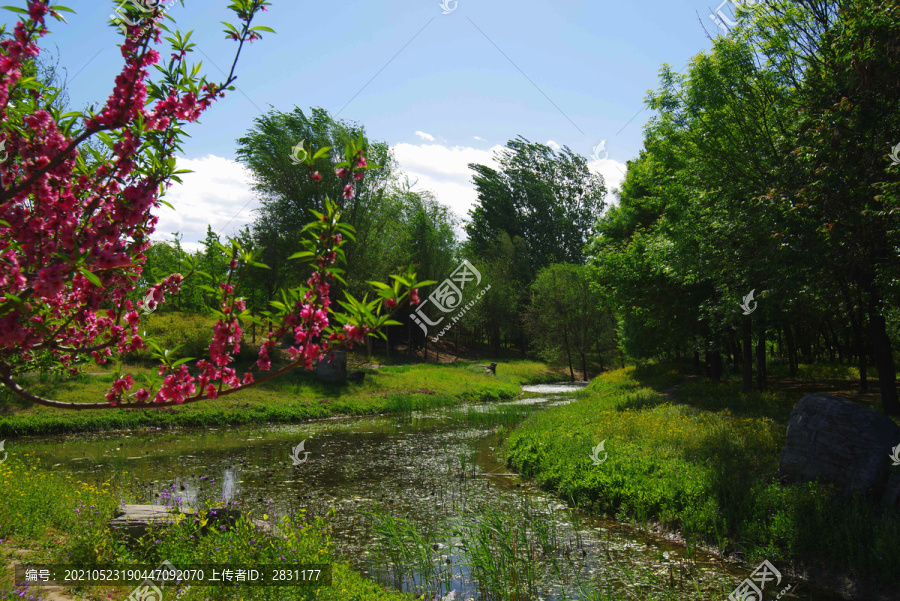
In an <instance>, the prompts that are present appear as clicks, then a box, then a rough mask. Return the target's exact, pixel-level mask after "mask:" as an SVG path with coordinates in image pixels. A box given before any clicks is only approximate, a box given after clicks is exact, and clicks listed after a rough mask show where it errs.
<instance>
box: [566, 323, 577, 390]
mask: <svg viewBox="0 0 900 601" xmlns="http://www.w3.org/2000/svg"><path fill="white" fill-rule="evenodd" d="M563 340H564V341H565V343H566V356H567V357H568V358H569V376H570V377H571V378H572V381H573V382H574V381H575V370H573V369H572V351H571V349H569V330H568V329H566V328H563Z"/></svg>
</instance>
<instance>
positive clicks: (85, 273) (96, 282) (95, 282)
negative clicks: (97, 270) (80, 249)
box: [78, 267, 103, 288]
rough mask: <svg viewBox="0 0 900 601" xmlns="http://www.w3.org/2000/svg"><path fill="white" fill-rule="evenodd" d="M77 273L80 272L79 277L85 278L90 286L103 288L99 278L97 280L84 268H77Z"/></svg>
mask: <svg viewBox="0 0 900 601" xmlns="http://www.w3.org/2000/svg"><path fill="white" fill-rule="evenodd" d="M78 271H79V272H81V275H83V276H84V277H85V278H87V280H88V281H89V282H90V283H91V284H93V285H94V286H96V287H97V288H103V282H101V281H100V278H98V277H97V276H96V275H95V274H94V273H92V272H91V271H89V270H88V269H86V268H84V267H79V268H78Z"/></svg>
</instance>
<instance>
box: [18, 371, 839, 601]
mask: <svg viewBox="0 0 900 601" xmlns="http://www.w3.org/2000/svg"><path fill="white" fill-rule="evenodd" d="M585 385H586V384H585V383H577V382H576V383H561V384H552V385H546V384H545V385H538V386H527V387H525V388H524V390H525V392H524V394H523V395H522V397H521V398H519V399H516V400H514V401H510V402H506V403H496V404H494V405H491V406H477V405H476V406H467V407H462V408H456V409H452V410H447V411H435V412H430V413H421V412H414V413H413V414H411V415H406V416H399V417H379V418H365V419H328V420H321V421H315V422H309V423H306V424H302V425H273V426H267V427H265V428H251V427H241V428H221V429H219V428H209V429H206V430H176V431H151V432H141V433H131V434H123V433H105V434H99V435H78V436H67V437H65V438H58V437H42V438H39V439H32V440H30V441H27V442H26V441H24V440H23V441H22V444H21V447H27V448H24V449H23V450H24V451H26V452H31V453H33V454H35V455H37V456H40V457H41V458H42V463H43V464H44V465H51V464H52V465H53V468H52V469H55V470H59V471H62V472H65V473H70V474H73V475H76V476H78V477H79V478H81V479H89V480H92V479H100V480H104V479H106V478H108V477H109V476H110V475H112V474H114V473H116V472H119V473H122V472H125V471H127V472H128V473H129V476H130V477H131V478H134V479H135V481H136V482H137V483H138V484H139V486H140V488H141V489H142V490H143V491H144V493H145V495H146V497H147V499H149V502H155V503H159V504H180V505H183V506H186V507H199V506H201V505H202V503H203V502H204V501H205V500H206V499H210V498H212V499H215V500H218V501H219V502H226V503H227V502H233V501H238V502H240V503H242V504H245V503H246V504H250V505H251V506H253V507H255V508H258V509H257V513H258V514H261V513H263V512H266V513H269V514H270V515H280V514H290V515H296V513H297V512H298V511H300V510H301V509H303V510H305V511H306V514H307V516H308V517H314V516H325V515H327V514H329V513H332V515H331V516H330V517H329V523H330V524H331V525H332V526H333V540H334V543H335V545H336V547H337V549H338V550H339V552H340V553H341V554H343V555H344V556H345V557H346V558H347V559H348V560H349V561H350V562H351V564H352V565H354V567H356V568H357V569H359V570H360V571H362V572H364V573H367V574H368V575H370V576H371V577H375V578H377V579H380V580H382V581H386V580H388V579H389V575H388V574H387V572H386V571H384V570H381V569H379V568H380V567H381V566H383V563H384V562H383V561H382V560H381V559H380V558H378V557H376V556H375V554H374V553H373V548H374V541H375V536H374V533H373V532H372V523H373V519H372V517H371V515H370V514H369V512H371V511H372V509H373V507H374V505H375V504H376V503H377V504H378V505H379V506H380V507H381V510H382V511H384V512H386V513H389V514H390V515H392V516H395V517H402V518H404V519H408V520H410V521H411V522H412V523H414V524H415V525H416V526H417V528H419V529H420V530H421V531H422V532H433V533H436V536H438V537H439V540H440V541H441V543H440V545H439V552H440V553H442V554H443V555H442V556H443V557H445V558H451V559H452V560H453V562H454V566H455V567H454V569H453V573H454V574H455V576H456V580H455V581H454V584H453V587H454V589H460V590H461V591H462V592H464V593H465V594H466V596H467V597H469V596H471V597H476V598H477V591H474V590H472V589H471V588H469V589H466V590H462V587H463V583H462V582H460V580H461V579H468V576H470V573H469V570H468V568H467V567H466V566H465V565H459V566H456V563H457V562H461V563H463V564H464V563H465V561H464V553H463V552H462V551H461V550H460V549H458V548H456V547H455V546H454V545H455V544H456V545H458V543H459V541H458V540H454V539H453V537H451V536H449V535H446V533H447V532H448V531H449V529H450V527H451V526H453V525H454V524H456V525H457V526H458V525H459V523H460V522H459V516H460V514H461V513H463V514H465V513H467V512H468V513H469V514H470V515H471V514H477V513H478V512H479V511H483V508H485V507H496V506H504V507H506V509H507V511H509V512H510V513H511V514H513V515H515V514H517V513H523V512H525V513H533V514H534V515H535V516H537V518H535V519H533V520H532V522H531V527H538V526H539V527H541V528H546V527H547V525H548V524H549V525H551V526H552V528H551V530H552V532H553V537H554V540H555V541H556V545H555V550H554V551H553V553H554V554H556V555H558V557H556V559H558V563H554V564H553V565H554V566H555V571H553V570H550V569H549V568H548V567H547V566H543V567H542V568H541V570H543V572H545V573H544V575H543V577H542V579H541V583H540V595H539V598H541V599H547V600H557V599H562V598H566V595H572V596H574V593H575V592H576V590H577V584H578V583H585V582H597V581H602V580H605V581H607V582H614V583H617V586H619V587H621V588H622V590H623V591H626V592H633V593H635V594H637V593H638V592H640V591H641V590H643V589H642V588H641V587H649V586H650V585H649V584H647V583H646V579H647V578H652V577H654V575H655V576H656V577H658V578H659V579H660V581H661V582H662V581H669V582H677V581H680V582H682V584H683V585H684V586H691V587H693V585H692V584H690V580H691V579H693V580H694V581H695V582H698V583H699V584H698V586H700V588H701V594H702V596H701V597H698V596H697V595H696V594H693V593H690V592H686V593H685V596H681V595H677V596H673V597H671V598H672V599H676V598H683V599H697V598H716V599H721V598H724V596H727V594H728V592H730V591H731V590H732V589H733V588H734V587H735V586H737V584H739V583H740V582H741V580H742V579H743V578H744V577H746V575H747V572H746V570H741V569H738V568H735V567H734V566H732V565H729V564H726V563H724V562H722V561H720V560H718V559H717V558H715V557H713V556H710V555H707V554H704V553H702V552H696V551H695V552H694V553H693V554H689V553H688V551H687V549H686V548H685V547H684V546H683V545H680V544H678V543H675V542H672V541H668V540H664V539H659V538H655V537H652V536H648V535H646V534H642V533H640V532H638V531H637V530H635V529H633V528H631V527H629V526H626V525H623V524H620V523H618V522H615V521H610V520H603V519H598V518H593V517H590V516H587V515H584V514H583V513H582V512H578V511H569V510H568V509H567V508H566V507H565V506H564V505H563V504H561V503H560V502H559V500H558V499H556V498H553V497H551V496H548V495H545V494H544V493H542V492H541V491H538V490H536V489H535V488H534V487H532V486H531V485H530V484H529V483H527V482H524V481H522V480H521V479H520V478H518V476H516V475H515V474H512V473H510V472H509V470H508V468H506V467H505V465H504V464H503V461H502V457H501V456H500V453H499V446H500V444H501V442H502V440H501V438H500V437H499V435H498V434H497V424H503V423H505V424H510V423H514V422H515V421H518V420H520V419H523V418H524V417H525V416H527V414H528V413H530V412H531V411H535V410H542V409H543V408H544V407H547V406H552V405H555V404H560V403H566V402H571V401H572V400H573V399H571V398H567V397H566V395H567V393H570V392H573V391H576V390H579V389H581V388H583V387H584V386H585ZM301 441H304V447H305V451H306V452H309V456H308V459H307V460H305V461H303V462H302V463H300V464H299V465H295V462H294V460H293V459H292V449H293V448H294V447H295V446H297V445H298V444H299V443H300V442H301ZM21 447H20V448H21ZM300 458H301V459H302V458H303V455H302V454H301V455H300ZM440 553H439V554H440ZM548 565H550V564H548ZM623 565H624V566H625V568H624V569H625V570H626V572H627V571H629V570H633V571H637V572H641V574H642V575H639V576H638V577H635V578H631V579H628V578H625V577H623V567H622V566H623ZM545 568H546V569H545ZM541 570H539V571H541ZM686 574H689V575H690V576H689V577H688V576H686ZM685 582H687V584H685ZM688 590H693V589H692V588H691V589H688ZM704 591H706V592H705V593H704ZM721 591H725V595H722V594H721ZM804 595H806V596H804ZM458 598H462V597H458ZM623 598H632V597H631V596H626V597H623ZM792 598H794V599H801V600H809V601H812V600H813V599H815V600H817V601H818V600H824V599H839V598H840V597H836V596H833V595H828V594H827V593H826V592H824V591H812V589H810V588H809V586H807V585H803V586H802V587H801V589H800V590H799V591H797V593H796V596H792Z"/></svg>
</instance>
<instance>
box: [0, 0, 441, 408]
mask: <svg viewBox="0 0 900 601" xmlns="http://www.w3.org/2000/svg"><path fill="white" fill-rule="evenodd" d="M151 4H152V5H153V6H154V7H153V8H149V6H150V5H151ZM269 5H270V2H268V1H266V0H236V1H235V2H232V3H231V4H230V5H229V7H228V8H229V9H230V10H231V11H233V12H234V13H235V15H236V16H237V17H238V19H239V25H231V24H227V23H226V30H225V33H226V34H227V36H228V37H229V38H231V39H233V40H235V41H236V42H237V44H238V46H237V51H236V53H235V57H234V62H233V63H232V67H231V72H230V73H229V75H228V76H227V78H226V79H225V81H223V82H221V83H214V82H210V81H207V79H206V78H205V77H204V76H198V75H197V71H196V69H194V68H193V67H191V66H189V65H188V64H187V56H188V55H189V53H190V52H191V51H192V49H193V46H194V45H193V43H191V42H190V37H191V36H190V33H188V34H186V35H182V34H181V33H180V32H178V31H177V30H170V29H169V28H168V27H166V26H165V25H163V24H162V17H163V14H162V13H163V10H164V8H165V7H164V6H162V5H161V3H160V2H159V1H158V0H149V1H145V2H144V4H143V6H140V7H137V6H130V7H122V8H121V9H120V10H124V11H126V13H127V15H126V16H127V18H124V19H123V18H119V19H117V24H118V25H121V24H122V22H123V20H124V22H126V23H127V24H126V25H123V26H122V27H123V29H124V31H125V33H124V41H123V42H122V43H121V45H120V50H121V54H122V57H123V59H124V65H123V68H122V72H121V73H120V74H119V75H118V76H117V77H116V80H115V88H114V90H113V92H112V94H111V95H110V96H109V99H108V100H107V102H106V104H105V106H104V107H103V109H102V110H101V111H100V112H99V113H94V112H93V111H87V112H85V113H80V112H79V113H62V112H61V110H59V109H58V108H56V107H54V106H53V99H54V98H55V96H56V94H57V93H58V90H55V89H53V88H51V87H50V86H49V85H48V84H46V83H42V82H40V81H39V80H38V79H37V78H35V77H32V76H31V73H33V71H34V59H35V57H37V56H38V55H39V53H40V49H39V47H38V45H37V40H38V39H39V38H40V37H42V36H44V35H45V34H47V33H48V32H49V30H48V26H47V23H46V19H47V18H48V17H53V18H55V19H57V20H59V21H64V19H63V17H62V13H64V12H72V10H71V9H69V8H66V7H63V6H59V5H50V4H48V2H46V1H43V0H29V1H28V3H27V9H22V8H10V9H9V10H12V11H14V12H16V13H18V14H19V15H20V19H21V20H20V21H19V22H18V23H17V24H16V26H15V29H14V31H13V32H12V33H11V34H10V33H8V32H6V31H3V30H0V123H2V124H0V157H2V155H3V154H4V153H3V150H4V149H5V154H6V156H5V158H3V160H2V163H0V181H2V183H0V186H2V189H0V385H2V386H3V387H5V388H7V389H9V390H10V391H12V392H13V393H15V394H17V395H19V396H21V397H22V398H24V399H26V400H28V401H31V402H33V403H37V404H41V405H46V406H51V407H59V408H66V409H99V408H109V407H115V406H128V407H146V408H152V407H165V406H169V405H176V404H182V403H191V402H196V401H200V400H203V399H210V398H216V397H219V396H224V395H227V394H232V393H235V392H237V391H239V390H242V389H244V388H247V387H249V386H253V385H254V384H258V383H260V382H262V381H265V380H268V379H270V378H272V377H275V376H277V375H279V374H281V373H284V372H287V371H289V370H291V369H294V368H297V367H305V368H311V367H312V366H313V364H314V363H315V362H316V361H318V360H319V359H322V358H323V357H325V356H326V355H327V354H328V353H329V352H331V351H333V350H335V349H338V348H344V347H352V345H353V343H359V342H362V341H363V340H364V338H365V337H366V336H367V335H375V334H378V333H379V332H380V330H381V329H382V328H383V327H384V326H386V325H389V324H393V323H396V322H394V321H391V317H392V314H393V312H395V311H396V310H397V308H399V306H400V304H401V303H403V302H405V301H407V300H409V301H410V302H411V303H413V304H414V303H416V302H418V296H417V286H422V285H426V284H428V283H429V282H420V283H417V282H416V277H415V273H413V272H412V271H410V272H409V273H408V274H407V275H406V276H403V277H401V276H393V278H394V281H393V284H392V285H387V284H374V285H375V287H376V294H375V300H373V301H368V299H366V298H364V299H363V300H357V299H354V298H352V297H347V298H346V299H345V300H343V301H341V302H340V303H339V304H340V306H341V307H343V309H344V311H343V312H340V313H339V312H337V311H335V308H334V307H333V302H332V299H331V296H330V286H331V283H332V282H333V280H334V279H335V278H337V279H340V277H341V276H340V274H341V270H340V269H339V268H338V267H337V266H336V264H337V263H339V262H341V261H342V260H343V251H342V250H341V246H342V245H343V244H344V243H345V241H346V239H347V238H352V236H353V231H352V228H350V227H349V226H348V225H346V224H343V223H341V222H340V214H339V212H338V211H337V209H336V208H335V204H334V203H332V202H330V201H329V202H328V203H327V206H326V209H325V211H324V212H323V213H317V214H316V218H317V220H316V221H315V222H313V223H310V224H309V225H307V226H306V228H305V229H304V232H305V233H306V235H307V241H306V244H305V250H304V251H303V252H300V253H297V255H295V256H294V257H292V258H293V259H296V260H299V261H301V262H306V263H308V264H309V265H310V266H311V267H310V271H311V275H310V276H309V279H308V281H307V285H306V286H304V287H301V288H297V289H294V290H290V291H288V292H285V293H284V295H283V298H282V300H281V301H279V302H275V303H273V307H272V310H271V311H270V312H268V313H266V315H265V317H266V318H267V321H268V322H269V323H272V324H274V326H273V329H272V331H270V332H269V333H268V336H267V339H266V340H265V341H264V342H263V344H262V345H261V348H260V351H259V358H258V360H257V361H256V363H255V365H254V367H253V369H252V370H251V371H248V372H246V373H243V374H238V373H237V372H236V370H235V369H234V368H232V367H229V365H230V364H231V363H232V361H233V358H234V355H235V353H237V352H238V350H239V348H240V343H241V336H242V331H241V323H245V322H247V321H252V318H251V317H250V316H249V315H248V314H247V312H246V310H245V307H244V302H243V301H242V300H241V299H239V298H235V295H234V289H235V285H236V283H237V281H238V280H239V278H240V277H241V274H242V273H243V271H244V270H245V269H246V268H247V267H248V266H249V265H256V266H260V264H259V263H258V262H256V261H255V255H254V253H253V252H244V251H243V250H242V249H241V247H240V246H239V245H238V243H237V242H235V241H232V242H231V246H230V248H229V249H228V251H229V252H230V256H231V261H230V265H229V268H230V269H229V273H228V277H227V279H226V281H224V282H220V283H219V285H218V288H217V289H216V295H217V299H218V301H219V306H220V310H218V311H216V312H215V316H216V317H217V322H216V324H215V326H214V328H213V335H212V340H211V342H210V345H209V354H210V359H209V360H208V361H207V360H201V361H198V362H197V363H196V364H195V365H194V368H193V370H191V369H189V367H188V360H186V359H182V360H179V361H174V360H172V358H171V353H170V352H169V351H167V350H165V349H161V348H158V347H156V346H155V345H154V344H153V343H152V341H144V340H142V339H141V337H140V336H139V335H138V326H139V324H140V316H139V313H138V311H139V310H141V309H142V308H143V309H152V308H154V307H155V306H156V305H157V304H158V303H161V302H163V301H164V299H165V297H166V295H167V294H173V293H177V292H178V289H179V285H180V284H181V282H182V281H183V280H184V278H185V277H190V274H187V275H186V276H183V275H182V274H173V275H170V276H168V277H167V278H165V279H164V280H163V281H161V282H159V283H158V284H156V285H154V286H152V287H151V288H150V289H149V290H147V291H146V297H145V299H146V300H145V301H139V302H137V303H133V302H132V301H131V300H129V299H128V298H127V296H128V294H129V293H130V292H132V291H133V290H134V288H135V285H136V282H137V281H138V279H139V276H140V274H141V270H142V266H143V263H144V261H145V256H144V255H143V252H144V251H145V250H146V249H147V248H148V246H149V245H150V239H149V236H150V234H151V233H152V232H153V231H154V227H155V224H156V221H157V217H155V216H154V215H152V214H151V209H153V208H155V207H158V206H159V205H160V204H161V203H162V204H168V203H165V201H164V200H162V195H163V193H164V192H165V190H166V188H167V187H168V186H171V185H172V184H171V182H172V181H180V180H179V179H178V173H181V172H179V171H176V169H175V156H174V153H175V152H176V151H177V150H178V149H179V145H180V142H181V139H182V136H183V130H182V127H183V125H184V124H186V123H188V122H193V121H196V120H197V118H198V117H199V116H200V115H201V113H203V111H205V110H206V109H207V108H209V106H210V105H211V104H212V102H213V101H214V100H215V99H216V98H218V97H221V96H224V94H225V91H226V90H232V89H233V88H232V87H230V86H231V84H232V83H233V82H234V80H235V68H236V66H237V62H238V59H239V57H240V54H241V50H242V49H243V47H244V44H245V42H252V41H254V40H255V39H258V38H260V36H261V34H262V33H264V32H272V30H271V29H269V28H268V27H263V26H254V25H253V24H252V23H253V20H254V18H255V17H256V16H257V15H258V13H259V12H260V11H265V10H266V6H269ZM163 31H165V32H166V33H167V34H168V35H167V37H166V38H165V39H166V41H168V42H169V43H170V45H171V48H172V54H171V56H170V58H169V59H168V61H166V62H162V63H161V59H160V54H159V52H157V50H155V49H154V48H153V45H159V44H160V43H161V39H160V36H161V35H162V32H163ZM150 67H155V68H156V70H157V71H158V73H159V77H158V78H157V79H156V80H151V79H150V78H149V73H148V70H149V68H150ZM90 141H93V143H91V144H88V142H90ZM329 150H331V149H329V148H323V149H320V150H318V151H316V152H315V153H313V152H312V150H310V151H309V152H306V151H305V150H304V156H305V165H306V166H307V168H308V169H309V171H310V176H311V177H312V178H313V180H314V181H317V179H318V177H319V176H318V173H317V171H316V169H315V164H316V160H317V159H319V158H320V157H322V156H323V155H324V154H325V153H327V152H328V151H329ZM343 152H344V154H343V155H342V157H341V158H342V159H343V162H342V163H340V164H339V165H338V169H339V171H338V175H339V176H340V177H342V178H344V179H345V181H346V187H345V188H344V192H343V193H344V195H345V196H346V197H350V196H352V195H353V194H354V185H355V182H358V181H359V180H360V179H362V178H363V177H364V174H365V171H366V170H367V169H369V168H371V167H372V166H370V165H368V164H367V162H366V159H365V156H364V154H363V150H362V148H360V147H358V146H357V145H355V144H350V145H348V147H347V148H346V149H344V151H343ZM168 206H170V205H168ZM298 268H302V266H299V267H298ZM145 305H146V306H145ZM333 321H334V322H335V324H337V325H335V324H333V323H332V322H333ZM289 332H292V333H293V344H292V345H291V346H290V348H288V353H289V354H290V357H291V360H290V363H289V364H288V365H286V366H285V367H283V368H281V369H279V370H277V371H275V372H273V371H272V365H271V359H270V356H271V352H272V349H273V348H274V347H275V345H276V341H277V340H279V339H280V338H282V337H283V336H285V335H286V334H288V333H289ZM148 343H150V345H151V347H152V348H154V350H155V355H156V356H158V357H159V358H160V360H161V365H160V375H161V376H164V379H163V381H162V384H161V385H160V386H158V387H156V386H152V385H148V386H145V387H140V388H137V387H136V386H135V380H134V378H133V377H132V376H131V375H125V376H121V374H120V375H119V377H117V378H116V380H115V382H114V384H113V386H112V388H111V389H110V390H109V392H108V393H107V394H106V402H98V403H66V402H60V401H55V400H51V399H45V398H41V397H39V396H36V395H34V394H31V393H29V392H28V391H27V390H25V389H24V388H22V386H21V385H20V383H19V382H18V381H17V376H21V375H23V374H25V373H28V372H33V371H34V370H36V369H50V370H56V371H64V372H68V373H71V374H75V373H77V371H78V366H79V365H80V364H83V363H85V362H86V361H89V360H91V359H93V361H95V362H96V363H100V364H102V363H105V362H106V361H108V360H109V358H110V357H112V356H113V354H114V353H123V352H129V351H134V350H137V349H142V348H146V344H148ZM254 371H255V372H256V376H254V373H253V372H254ZM260 374H264V375H263V376H262V377H259V376H260ZM135 388H137V389H135Z"/></svg>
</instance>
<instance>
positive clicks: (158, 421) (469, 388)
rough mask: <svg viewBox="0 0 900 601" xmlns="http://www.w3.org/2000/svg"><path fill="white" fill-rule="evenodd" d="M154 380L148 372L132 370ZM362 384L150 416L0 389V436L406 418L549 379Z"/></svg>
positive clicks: (400, 373) (426, 370) (284, 381)
mask: <svg viewBox="0 0 900 601" xmlns="http://www.w3.org/2000/svg"><path fill="white" fill-rule="evenodd" d="M125 371H130V372H131V373H136V374H143V376H144V377H146V378H148V379H150V380H151V381H154V382H159V381H160V380H161V378H160V377H159V376H158V375H156V373H155V372H154V371H153V370H150V369H148V368H141V367H135V368H134V369H131V366H128V370H125V369H123V373H124V372H125ZM364 371H365V372H366V377H365V380H364V381H363V382H362V383H352V382H348V383H344V384H336V385H332V384H325V383H322V382H319V381H318V380H316V378H315V377H314V375H313V374H311V373H309V372H303V371H299V370H298V371H295V372H293V373H289V374H285V375H284V376H281V377H280V378H276V379H274V380H272V381H269V382H266V383H263V384H261V385H259V386H257V387H255V388H251V389H248V390H246V391H243V392H241V393H238V394H235V395H232V396H229V397H225V398H222V399H216V400H208V401H201V402H199V403H194V404H189V405H185V406H183V407H173V408H164V409H154V410H135V409H122V408H120V409H109V410H91V411H72V410H64V409H54V408H49V407H41V406H29V405H27V404H22V402H20V401H19V400H18V398H17V397H13V398H10V397H11V395H10V394H9V393H8V392H4V391H2V390H0V395H5V396H0V413H2V414H3V415H2V417H0V438H13V437H16V436H26V435H39V434H59V433H74V432H86V431H104V430H120V429H133V428H147V427H160V428H170V427H205V426H211V425H217V426H223V425H241V424H265V423H293V422H302V421H306V420H310V419H321V418H325V417H331V416H334V415H376V414H383V413H408V412H411V411H416V410H425V409H429V408H436V407H448V406H453V405H458V404H461V403H467V402H493V401H499V400H504V399H511V398H514V397H515V396H516V395H517V394H519V391H520V388H519V385H520V384H523V383H526V382H540V381H554V380H557V379H558V376H557V375H553V374H552V373H550V370H549V369H548V367H547V366H546V365H545V364H543V363H538V362H534V361H510V362H507V363H501V364H500V365H499V366H498V367H497V375H496V376H490V375H486V374H485V372H484V370H483V369H482V368H480V367H478V366H476V365H473V364H471V363H464V362H458V363H446V364H416V365H397V366H390V367H382V368H381V369H368V370H364ZM113 379H114V376H113V375H111V374H102V373H101V374H93V375H92V374H90V373H85V374H81V375H80V376H78V377H76V378H72V379H63V378H61V377H59V376H46V375H35V376H32V377H29V378H27V379H26V381H25V382H24V384H23V385H24V386H25V387H26V388H27V389H29V390H31V391H32V392H34V393H35V394H38V395H40V396H43V397H46V398H53V399H57V400H62V401H69V402H97V401H98V400H102V398H103V394H104V393H105V392H106V391H107V390H108V389H109V387H110V385H111V383H112V381H113Z"/></svg>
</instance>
